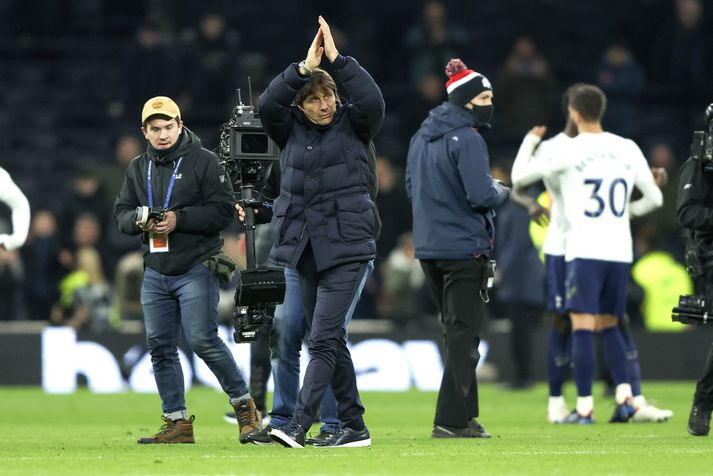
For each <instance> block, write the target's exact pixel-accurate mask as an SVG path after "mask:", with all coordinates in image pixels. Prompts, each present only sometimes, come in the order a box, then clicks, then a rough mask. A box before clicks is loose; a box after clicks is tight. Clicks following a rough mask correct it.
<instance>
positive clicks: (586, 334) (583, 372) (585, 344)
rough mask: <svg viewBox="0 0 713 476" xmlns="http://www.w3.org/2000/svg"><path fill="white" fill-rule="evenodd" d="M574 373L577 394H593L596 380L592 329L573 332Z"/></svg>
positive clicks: (584, 395) (582, 395) (583, 395)
mask: <svg viewBox="0 0 713 476" xmlns="http://www.w3.org/2000/svg"><path fill="white" fill-rule="evenodd" d="M572 374H573V375H574V382H575V384H576V385H577V395H579V396H580V397H586V396H591V395H592V382H593V381H594V333H593V332H592V331H587V330H581V329H580V330H576V331H574V332H572ZM577 405H579V403H578V404H577Z"/></svg>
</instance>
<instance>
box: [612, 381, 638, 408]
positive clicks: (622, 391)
mask: <svg viewBox="0 0 713 476" xmlns="http://www.w3.org/2000/svg"><path fill="white" fill-rule="evenodd" d="M614 399H615V400H616V403H619V404H621V403H625V402H626V401H627V400H633V397H632V395H631V385H629V384H628V383H620V384H619V385H617V386H616V389H615V390H614Z"/></svg>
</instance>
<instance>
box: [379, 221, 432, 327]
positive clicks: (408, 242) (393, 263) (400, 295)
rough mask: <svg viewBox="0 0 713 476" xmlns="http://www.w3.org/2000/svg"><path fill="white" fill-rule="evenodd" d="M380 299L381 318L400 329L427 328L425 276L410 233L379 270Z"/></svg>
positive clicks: (399, 242)
mask: <svg viewBox="0 0 713 476" xmlns="http://www.w3.org/2000/svg"><path fill="white" fill-rule="evenodd" d="M379 271H380V274H381V283H382V284H381V286H382V288H381V299H380V300H379V314H380V315H381V317H383V318H384V319H389V320H390V321H392V322H393V323H394V324H395V325H396V326H398V328H399V329H414V328H416V329H418V328H422V327H423V326H424V324H425V322H424V318H425V315H424V313H423V305H422V304H423V303H422V302H421V301H422V296H423V292H424V287H425V284H426V276H425V275H424V274H423V270H422V269H421V265H420V264H419V262H418V260H417V259H416V253H415V251H414V248H413V235H412V234H411V232H407V233H404V234H402V235H401V236H400V237H399V240H398V245H397V246H396V248H394V249H393V251H391V252H390V253H389V257H388V258H387V259H386V261H384V262H383V263H382V264H381V266H380V267H379Z"/></svg>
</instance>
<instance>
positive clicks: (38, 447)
mask: <svg viewBox="0 0 713 476" xmlns="http://www.w3.org/2000/svg"><path fill="white" fill-rule="evenodd" d="M693 387H694V383H693V382H672V383H669V382H666V383H653V382H646V383H645V386H644V388H645V391H646V394H647V396H648V397H649V399H655V400H656V401H657V402H660V403H661V406H663V407H666V408H671V409H672V410H673V411H674V413H675V414H674V417H673V419H672V420H670V421H669V422H667V423H647V424H624V425H622V424H619V425H613V424H608V423H606V421H607V420H608V418H609V416H610V415H611V412H612V409H613V403H612V401H611V399H605V398H603V397H599V395H601V389H600V388H596V389H595V400H596V403H595V405H596V406H595V418H596V419H597V423H596V424H595V425H592V426H562V425H557V426H555V425H552V424H549V423H547V422H546V420H545V414H546V402H547V397H546V393H547V391H546V387H545V386H544V385H538V386H537V387H535V388H534V389H533V390H528V391H519V392H507V391H503V390H501V389H500V388H499V387H498V386H495V385H482V386H481V402H482V406H481V418H479V421H481V422H482V423H483V424H484V425H485V427H486V429H487V430H488V431H489V432H490V433H492V434H493V438H491V439H489V440H465V439H463V440H453V439H443V440H434V439H431V438H430V430H431V427H432V419H433V409H434V406H435V398H436V395H435V393H422V392H415V391H413V392H405V393H365V394H363V395H362V398H363V401H364V404H365V407H366V409H367V413H366V415H365V417H366V422H367V424H368V426H369V430H370V432H371V435H372V442H373V446H372V447H371V448H368V449H366V448H352V449H316V448H305V449H303V450H294V449H286V448H283V447H281V446H268V447H261V446H255V445H240V444H239V443H238V438H237V437H238V432H237V427H236V426H233V425H228V424H226V423H224V422H223V419H222V415H223V413H224V412H226V411H228V410H229V406H228V403H227V401H226V398H225V396H224V395H223V394H222V393H220V392H217V391H215V390H212V389H207V388H200V387H197V388H194V389H192V390H191V391H189V392H188V394H187V403H188V408H189V411H190V412H191V413H192V414H195V415H196V422H195V426H194V428H195V436H196V444H195V445H137V444H136V439H137V438H139V437H141V436H150V435H152V434H153V433H155V432H156V431H157V430H158V428H159V426H160V425H161V420H160V403H159V399H158V396H157V395H150V394H149V395H147V394H134V393H128V394H120V395H96V394H91V393H89V392H87V391H80V392H78V393H76V394H73V395H46V394H44V393H43V392H42V391H41V390H39V389H34V388H32V389H30V388H17V389H16V388H11V389H8V388H4V389H0V402H2V404H3V405H2V407H3V419H2V427H3V436H4V437H3V441H2V444H0V474H2V475H4V476H11V475H28V474H33V475H34V474H36V475H50V474H51V475H60V474H62V475H81V474H91V475H94V474H96V475H120V474H132V475H134V474H137V475H139V474H140V475H172V476H181V475H250V474H272V475H279V474H288V475H300V474H312V475H316V474H339V475H346V474H359V475H363V474H388V475H392V474H439V475H450V474H480V475H485V474H566V475H576V474H627V475H628V474H641V475H657V474H660V475H672V474H686V475H691V474H710V471H711V467H712V466H713V437H707V438H706V437H698V438H696V437H692V436H689V435H688V433H687V432H686V422H687V418H688V411H689V409H690V402H691V398H692V392H693ZM567 395H568V399H569V403H570V405H572V404H573V403H574V389H573V388H572V387H570V388H568V389H567ZM312 430H313V431H316V430H318V428H317V427H316V426H314V427H313V428H312Z"/></svg>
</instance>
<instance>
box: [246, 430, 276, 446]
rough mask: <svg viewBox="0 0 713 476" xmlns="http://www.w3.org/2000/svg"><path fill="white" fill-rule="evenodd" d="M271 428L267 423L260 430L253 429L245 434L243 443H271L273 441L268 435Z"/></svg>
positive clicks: (263, 444) (265, 444) (264, 444)
mask: <svg viewBox="0 0 713 476" xmlns="http://www.w3.org/2000/svg"><path fill="white" fill-rule="evenodd" d="M272 429H273V428H272V427H271V426H270V425H268V426H266V427H265V428H263V429H262V430H253V431H251V432H250V433H248V434H247V435H246V436H245V443H252V444H254V445H260V446H267V445H272V444H274V443H275V442H274V441H273V439H272V438H271V437H270V431H271V430H272Z"/></svg>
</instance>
